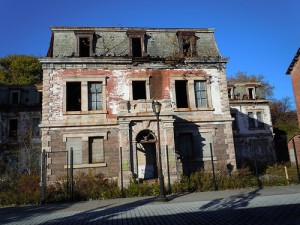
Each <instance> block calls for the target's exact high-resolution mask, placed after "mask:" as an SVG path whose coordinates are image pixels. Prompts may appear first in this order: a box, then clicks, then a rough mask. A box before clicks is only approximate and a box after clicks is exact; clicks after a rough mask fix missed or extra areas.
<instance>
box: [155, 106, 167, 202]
mask: <svg viewBox="0 0 300 225" xmlns="http://www.w3.org/2000/svg"><path fill="white" fill-rule="evenodd" d="M152 109H153V112H154V113H155V115H156V123H157V141H158V176H159V196H158V199H157V200H158V201H167V200H168V199H167V197H166V194H165V188H164V176H163V172H162V165H161V148H160V130H159V114H160V110H161V103H160V102H158V101H153V102H152Z"/></svg>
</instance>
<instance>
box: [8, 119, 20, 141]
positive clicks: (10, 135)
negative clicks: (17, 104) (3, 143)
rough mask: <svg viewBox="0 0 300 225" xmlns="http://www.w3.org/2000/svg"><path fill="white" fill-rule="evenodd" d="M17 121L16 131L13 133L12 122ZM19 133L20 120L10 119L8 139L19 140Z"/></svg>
mask: <svg viewBox="0 0 300 225" xmlns="http://www.w3.org/2000/svg"><path fill="white" fill-rule="evenodd" d="M13 120H14V121H16V122H17V124H16V130H15V131H14V132H13V131H12V130H11V121H13ZM18 133H19V119H18V118H9V119H8V137H10V138H17V137H18Z"/></svg>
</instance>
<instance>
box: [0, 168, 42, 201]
mask: <svg viewBox="0 0 300 225" xmlns="http://www.w3.org/2000/svg"><path fill="white" fill-rule="evenodd" d="M39 182H40V176H39V174H38V173H33V174H30V175H29V174H27V173H24V174H21V175H18V176H16V177H14V178H13V179H12V178H11V177H3V178H2V179H1V180H0V205H28V204H38V203H39V201H40V196H41V188H40V185H39Z"/></svg>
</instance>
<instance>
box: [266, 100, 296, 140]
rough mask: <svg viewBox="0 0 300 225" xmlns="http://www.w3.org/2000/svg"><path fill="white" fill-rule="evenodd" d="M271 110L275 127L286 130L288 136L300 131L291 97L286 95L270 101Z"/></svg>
mask: <svg viewBox="0 0 300 225" xmlns="http://www.w3.org/2000/svg"><path fill="white" fill-rule="evenodd" d="M270 111H271V116H272V123H273V127H274V128H276V129H278V130H280V131H283V132H285V133H286V135H287V138H290V137H291V136H292V135H294V133H296V132H299V127H298V120H297V112H296V110H294V109H293V108H292V104H291V98H290V97H284V98H282V99H281V100H276V99H274V100H273V101H272V102H271V103H270ZM275 132H276V131H275Z"/></svg>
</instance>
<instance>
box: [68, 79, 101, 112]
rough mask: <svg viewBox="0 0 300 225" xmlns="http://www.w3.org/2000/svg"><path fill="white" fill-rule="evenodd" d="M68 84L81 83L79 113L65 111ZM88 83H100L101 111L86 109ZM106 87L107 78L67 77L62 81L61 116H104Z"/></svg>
mask: <svg viewBox="0 0 300 225" xmlns="http://www.w3.org/2000/svg"><path fill="white" fill-rule="evenodd" d="M68 82H81V111H67V110H66V109H67V88H66V86H67V83H68ZM88 82H101V83H102V109H101V110H89V108H88V104H89V103H88ZM106 86H107V77H106V76H105V77H103V76H101V77H100V76H92V75H87V76H84V77H73V76H72V77H67V78H64V79H63V93H64V94H63V114H93V113H97V114H106V113H107V106H106V104H107V101H106Z"/></svg>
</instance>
